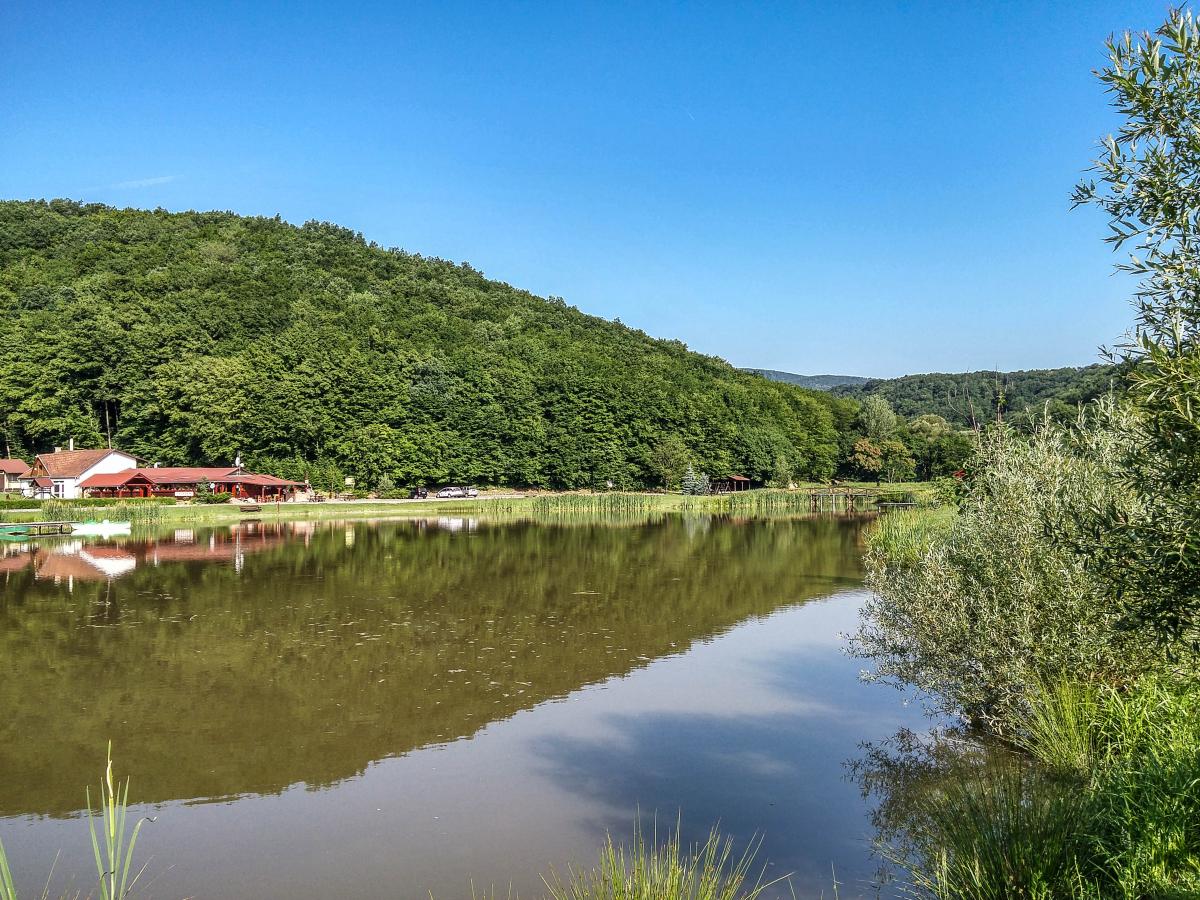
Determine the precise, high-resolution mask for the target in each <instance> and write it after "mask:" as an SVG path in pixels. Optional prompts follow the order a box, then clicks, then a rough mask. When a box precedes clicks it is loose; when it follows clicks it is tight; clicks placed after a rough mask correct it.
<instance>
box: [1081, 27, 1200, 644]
mask: <svg viewBox="0 0 1200 900" xmlns="http://www.w3.org/2000/svg"><path fill="white" fill-rule="evenodd" d="M1107 50H1108V65H1107V66H1106V67H1105V68H1103V69H1102V70H1100V71H1099V72H1098V73H1097V75H1098V76H1099V78H1100V80H1101V82H1102V83H1103V84H1104V85H1105V86H1106V87H1107V89H1108V91H1109V93H1110V94H1111V95H1112V98H1113V101H1112V102H1113V105H1114V106H1115V108H1116V109H1117V110H1118V111H1119V112H1120V114H1121V116H1122V117H1123V119H1124V121H1123V123H1122V125H1121V127H1120V129H1119V131H1118V132H1117V133H1116V134H1115V135H1111V136H1109V137H1107V138H1105V139H1104V141H1103V142H1102V145H1101V146H1102V154H1101V156H1100V158H1099V159H1098V160H1096V162H1095V164H1094V167H1093V171H1094V172H1095V173H1096V176H1097V177H1096V178H1095V179H1093V180H1089V181H1086V182H1084V183H1082V184H1080V185H1079V186H1078V187H1077V188H1076V191H1075V195H1074V198H1073V199H1074V204H1075V205H1076V206H1080V205H1092V206H1098V207H1099V208H1100V209H1102V210H1103V211H1104V212H1105V213H1106V214H1107V216H1108V218H1109V220H1110V221H1109V228H1110V230H1111V233H1110V234H1109V236H1108V237H1107V238H1106V240H1108V241H1109V242H1110V243H1111V244H1112V245H1113V246H1114V248H1122V247H1124V248H1126V249H1131V250H1132V253H1131V254H1130V256H1129V258H1128V260H1127V261H1125V262H1122V263H1120V264H1118V266H1117V268H1118V270H1120V271H1123V272H1126V273H1129V274H1131V275H1133V276H1135V277H1136V278H1138V279H1139V284H1138V288H1137V292H1136V294H1135V304H1136V322H1135V326H1134V328H1133V329H1132V331H1131V332H1130V334H1129V336H1128V339H1127V340H1126V341H1125V343H1124V344H1122V345H1121V346H1119V347H1117V348H1115V350H1113V351H1112V355H1113V356H1114V357H1116V358H1118V359H1119V360H1121V361H1123V362H1124V363H1125V364H1126V365H1127V367H1128V379H1129V398H1130V401H1131V402H1132V403H1133V404H1134V406H1135V408H1136V409H1137V410H1138V412H1139V413H1140V416H1139V428H1138V431H1137V433H1136V435H1135V440H1134V441H1133V442H1132V448H1131V450H1130V452H1129V454H1128V458H1127V459H1126V460H1125V461H1124V464H1123V466H1122V472H1121V475H1122V476H1123V477H1124V478H1125V479H1126V480H1127V481H1128V482H1129V484H1130V486H1131V487H1132V488H1133V489H1134V491H1135V492H1136V493H1137V494H1138V496H1139V498H1140V500H1141V505H1142V506H1143V507H1144V509H1145V511H1146V512H1145V516H1144V517H1143V516H1141V515H1139V516H1137V517H1136V518H1133V517H1129V516H1128V515H1123V514H1121V513H1119V512H1117V511H1116V510H1110V511H1109V521H1108V523H1107V524H1108V526H1109V527H1108V528H1107V529H1106V530H1107V536H1106V538H1105V540H1104V544H1105V548H1106V552H1105V554H1103V556H1104V557H1106V559H1107V562H1108V563H1109V564H1108V565H1106V566H1104V569H1105V570H1106V571H1107V572H1108V573H1109V575H1110V577H1111V578H1112V580H1113V582H1114V585H1115V587H1116V589H1117V595H1118V596H1119V597H1120V598H1121V599H1122V601H1123V603H1124V605H1125V607H1126V609H1127V611H1128V612H1129V613H1130V615H1131V617H1132V618H1133V620H1134V621H1136V622H1139V623H1142V624H1148V625H1150V626H1153V627H1154V629H1155V630H1156V631H1157V632H1158V633H1159V634H1160V635H1161V636H1163V637H1164V638H1167V639H1170V640H1178V639H1179V638H1184V637H1192V638H1194V636H1195V634H1196V632H1197V625H1198V624H1200V27H1198V24H1197V22H1196V20H1195V19H1194V18H1193V16H1192V14H1191V13H1190V12H1183V11H1180V10H1175V11H1172V12H1171V13H1170V14H1169V16H1168V18H1167V21H1166V22H1165V23H1164V24H1163V25H1162V26H1161V27H1160V28H1159V29H1158V30H1157V31H1156V32H1154V33H1149V32H1147V33H1143V34H1140V35H1134V34H1130V33H1126V34H1124V35H1122V36H1120V37H1119V38H1118V37H1114V38H1110V40H1109V41H1108V44H1107Z"/></svg>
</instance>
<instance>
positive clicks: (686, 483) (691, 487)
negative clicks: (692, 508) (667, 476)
mask: <svg viewBox="0 0 1200 900" xmlns="http://www.w3.org/2000/svg"><path fill="white" fill-rule="evenodd" d="M698 482H699V479H698V478H697V477H696V470H695V469H693V468H692V467H691V466H688V467H687V471H686V472H684V473H683V480H682V482H681V483H680V489H681V490H682V491H683V492H684V493H685V494H694V493H696V485H697V483H698Z"/></svg>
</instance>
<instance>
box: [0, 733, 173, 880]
mask: <svg viewBox="0 0 1200 900" xmlns="http://www.w3.org/2000/svg"><path fill="white" fill-rule="evenodd" d="M85 796H86V797H87V818H88V832H89V834H90V835H91V839H92V852H93V855H94V857H95V861H96V879H97V881H96V884H97V887H98V888H99V891H100V897H101V898H102V900H122V898H124V897H127V896H129V895H130V894H131V893H133V890H134V888H135V887H136V886H137V883H138V881H139V880H140V879H141V877H142V874H143V873H144V872H145V871H146V867H145V866H141V867H140V868H137V869H135V868H134V865H133V851H134V847H135V846H136V845H137V839H138V834H139V833H140V832H141V830H142V825H143V823H145V822H147V821H153V819H139V820H138V821H137V822H136V823H135V824H134V826H133V830H132V832H130V831H129V830H128V829H127V828H126V815H127V813H128V811H129V779H128V778H127V779H125V781H124V783H122V782H120V781H118V780H117V779H116V777H115V776H114V775H113V762H112V745H111V744H110V745H109V748H108V760H107V764H106V766H105V769H104V778H103V779H102V780H101V782H100V798H99V799H100V803H99V809H98V810H97V811H96V812H93V811H92V792H91V789H90V788H88V789H87V790H86V791H85ZM97 818H99V820H100V825H99V827H97V825H96V820H97ZM52 874H53V873H51V875H52ZM49 894H50V876H48V877H47V879H46V886H45V887H44V888H43V889H42V891H41V893H40V894H39V896H40V897H41V900H46V898H47V897H48V896H49ZM74 896H75V897H79V896H80V893H79V892H77V893H76V894H75V895H74ZM87 896H88V897H91V896H93V895H92V893H90V892H89V893H88V894H87ZM0 900H20V897H19V894H18V893H17V889H16V883H15V881H14V879H13V876H12V870H11V869H10V867H9V863H8V856H7V854H6V853H5V851H4V844H3V843H0Z"/></svg>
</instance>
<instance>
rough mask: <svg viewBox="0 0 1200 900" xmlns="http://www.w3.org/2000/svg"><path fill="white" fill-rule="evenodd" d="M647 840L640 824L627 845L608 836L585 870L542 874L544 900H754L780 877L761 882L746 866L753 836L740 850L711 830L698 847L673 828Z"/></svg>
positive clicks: (754, 844) (752, 849) (750, 858)
mask: <svg viewBox="0 0 1200 900" xmlns="http://www.w3.org/2000/svg"><path fill="white" fill-rule="evenodd" d="M656 837H657V836H652V838H651V840H650V841H649V842H647V840H646V837H645V835H644V834H643V832H642V830H641V827H640V826H639V827H638V828H637V829H636V830H635V832H634V838H633V842H632V844H630V846H629V847H624V846H618V845H616V844H614V843H613V840H612V837H611V836H610V837H609V838H608V839H607V840H606V841H605V844H604V847H603V848H602V849H601V851H600V859H599V860H598V862H597V863H596V865H595V866H594V867H592V868H590V869H582V868H572V869H571V870H570V871H569V872H568V873H567V875H566V877H565V878H562V877H559V876H558V875H557V874H556V873H551V875H550V876H548V877H546V878H544V879H543V880H544V882H545V884H546V889H547V890H548V891H549V898H548V900H755V898H757V897H759V896H760V895H762V894H763V892H764V891H766V890H767V889H768V888H770V887H772V886H773V885H776V884H779V883H780V882H781V881H783V880H784V879H782V878H780V879H775V880H773V881H763V877H762V874H761V873H759V875H758V876H757V877H755V876H754V874H753V872H752V868H753V866H754V857H755V854H756V853H757V850H758V841H752V842H751V844H750V846H748V847H747V848H746V850H745V851H744V852H743V853H742V854H741V855H735V854H734V852H733V841H732V839H730V838H722V837H721V835H720V833H719V832H718V831H717V829H715V828H714V829H713V830H712V831H711V832H709V835H708V839H707V840H705V841H704V843H702V844H699V845H698V846H695V847H691V848H685V847H684V846H682V844H681V842H680V839H679V829H678V827H677V828H676V829H675V831H674V832H673V833H671V834H670V835H669V836H668V838H667V840H666V841H665V842H664V843H661V844H660V843H658V841H657V839H656Z"/></svg>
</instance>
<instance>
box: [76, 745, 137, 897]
mask: <svg viewBox="0 0 1200 900" xmlns="http://www.w3.org/2000/svg"><path fill="white" fill-rule="evenodd" d="M86 796H87V809H88V830H89V831H90V832H91V836H92V851H93V853H94V854H95V858H96V872H97V874H98V875H99V877H100V896H101V897H102V898H103V900H121V898H124V897H126V896H128V895H129V893H130V891H132V890H133V888H134V886H135V885H136V884H137V882H138V879H140V878H141V877H142V873H144V872H145V871H146V867H145V866H142V867H141V868H140V869H138V870H137V872H134V871H133V848H134V846H135V845H136V844H137V839H138V833H139V832H140V831H141V830H142V825H143V824H144V823H145V822H146V821H147V820H146V819H138V821H137V824H135V825H134V826H133V833H132V834H130V835H129V838H128V840H129V843H128V845H126V843H125V841H126V834H125V816H126V813H127V812H128V810H129V779H128V778H126V779H125V783H124V784H119V783H118V782H117V781H116V780H115V779H114V778H113V764H112V744H109V746H108V765H107V766H106V768H105V770H104V781H103V782H102V783H101V785H100V810H99V817H100V820H101V828H100V831H99V832H97V829H96V816H95V815H94V814H93V813H92V792H91V788H88V789H87V792H86ZM131 874H132V881H131V880H130V875H131Z"/></svg>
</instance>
